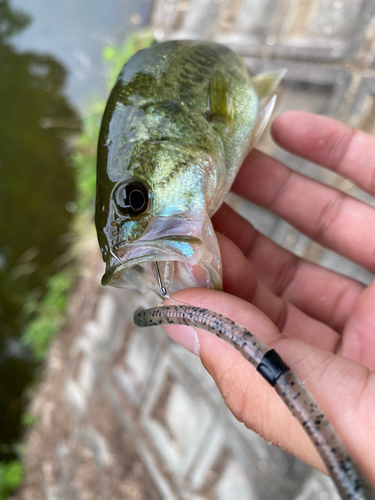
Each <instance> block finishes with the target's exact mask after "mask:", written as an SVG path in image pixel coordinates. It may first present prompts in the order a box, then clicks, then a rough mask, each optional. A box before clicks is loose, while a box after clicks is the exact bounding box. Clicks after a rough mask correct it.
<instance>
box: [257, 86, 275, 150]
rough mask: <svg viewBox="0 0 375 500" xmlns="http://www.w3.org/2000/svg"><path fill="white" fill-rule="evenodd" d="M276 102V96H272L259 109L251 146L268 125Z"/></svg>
mask: <svg viewBox="0 0 375 500" xmlns="http://www.w3.org/2000/svg"><path fill="white" fill-rule="evenodd" d="M276 101H277V96H276V95H273V96H272V97H271V99H270V100H269V101H268V102H266V103H264V107H263V108H261V110H260V113H259V118H258V122H257V124H256V126H255V132H254V140H253V145H255V144H256V143H257V142H258V140H259V139H260V137H261V135H262V134H263V132H264V130H265V129H266V127H267V125H268V124H269V122H270V120H271V116H272V113H273V110H274V109H275V105H276Z"/></svg>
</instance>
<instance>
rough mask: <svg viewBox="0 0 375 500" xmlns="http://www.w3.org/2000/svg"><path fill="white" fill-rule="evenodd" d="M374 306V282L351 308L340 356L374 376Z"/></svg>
mask: <svg viewBox="0 0 375 500" xmlns="http://www.w3.org/2000/svg"><path fill="white" fill-rule="evenodd" d="M374 304H375V281H374V282H373V283H372V284H371V285H370V286H368V287H367V288H366V290H365V291H364V292H363V293H362V295H361V297H360V299H359V300H358V301H357V302H356V304H355V306H354V308H353V311H352V313H351V315H350V318H349V319H348V322H347V324H346V325H345V329H344V332H343V333H344V335H343V342H342V345H341V349H340V354H341V355H342V356H345V357H347V358H349V359H353V360H354V361H357V362H358V363H361V364H363V365H364V366H367V368H369V369H370V370H374V374H375V308H374ZM374 402H375V390H374Z"/></svg>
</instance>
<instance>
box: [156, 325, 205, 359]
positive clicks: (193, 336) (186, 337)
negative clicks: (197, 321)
mask: <svg viewBox="0 0 375 500" xmlns="http://www.w3.org/2000/svg"><path fill="white" fill-rule="evenodd" d="M162 328H163V330H164V331H165V333H166V334H167V335H168V336H169V337H170V338H171V339H173V340H174V341H175V342H177V344H180V345H181V346H182V347H185V349H187V350H188V351H190V352H191V353H193V354H195V355H196V356H198V357H199V337H198V335H197V332H196V331H195V330H194V328H192V327H191V326H183V325H182V326H177V325H163V326H162Z"/></svg>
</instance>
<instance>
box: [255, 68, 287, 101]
mask: <svg viewBox="0 0 375 500" xmlns="http://www.w3.org/2000/svg"><path fill="white" fill-rule="evenodd" d="M285 74H286V70H285V69H283V70H281V71H273V72H271V73H261V74H260V75H256V76H253V77H252V78H251V83H252V85H253V87H254V90H255V92H256V93H257V95H258V97H259V99H263V97H265V96H266V95H268V94H270V93H271V92H272V91H274V90H275V89H276V87H277V86H278V85H279V83H280V82H281V80H282V79H283V78H284V76H285Z"/></svg>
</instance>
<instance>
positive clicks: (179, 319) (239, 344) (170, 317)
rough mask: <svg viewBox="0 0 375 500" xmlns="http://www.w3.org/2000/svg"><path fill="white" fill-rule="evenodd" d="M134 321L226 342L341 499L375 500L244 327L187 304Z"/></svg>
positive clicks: (311, 408) (310, 407)
mask: <svg viewBox="0 0 375 500" xmlns="http://www.w3.org/2000/svg"><path fill="white" fill-rule="evenodd" d="M154 264H155V269H156V274H157V277H158V283H159V287H160V292H161V295H162V296H163V297H164V298H168V299H169V300H171V301H172V302H175V301H177V299H175V298H173V299H172V298H170V296H169V294H168V292H167V290H166V289H165V287H164V285H163V282H162V280H161V276H160V272H159V267H158V265H157V263H154ZM162 291H163V293H162ZM179 302H181V303H182V304H184V303H183V302H182V301H179ZM134 322H135V324H136V325H137V326H139V327H146V326H153V325H168V324H169V325H186V326H194V327H196V328H200V329H203V330H206V331H208V332H210V333H212V334H215V335H217V336H218V337H220V338H222V339H223V340H225V341H226V342H228V343H229V344H230V345H232V346H233V347H234V348H235V349H237V350H238V351H239V352H240V353H241V354H242V355H243V356H244V357H245V359H247V360H248V361H249V362H250V363H251V364H252V365H253V366H254V367H255V368H256V370H257V371H258V372H259V373H260V374H261V375H262V376H263V378H264V379H265V380H266V381H267V382H268V383H269V384H270V385H271V386H272V387H274V389H275V390H276V392H277V394H278V395H279V396H280V398H281V399H282V400H283V401H284V403H285V404H286V406H287V407H288V408H289V410H290V411H291V413H292V415H293V416H294V417H295V418H296V419H297V420H298V421H299V422H300V424H301V425H302V427H303V428H304V429H305V431H306V433H307V434H308V436H309V438H310V439H311V441H312V442H313V444H314V446H315V447H316V449H317V451H318V452H319V454H320V456H321V457H322V459H323V461H324V463H325V465H326V467H327V470H328V472H329V474H330V476H331V478H332V479H333V481H334V483H335V485H336V487H337V489H338V491H339V493H340V495H341V497H342V499H343V500H375V493H374V491H373V489H372V488H371V486H370V483H369V481H368V480H367V478H366V477H365V476H364V474H363V473H362V472H361V470H360V469H359V468H358V467H357V465H356V464H355V463H354V461H353V459H352V458H351V457H350V455H349V453H348V451H347V450H346V448H345V446H344V444H343V443H342V441H341V439H340V438H339V437H338V436H337V434H336V432H335V431H334V429H333V427H332V426H331V424H330V423H329V421H328V420H327V418H326V417H325V416H324V414H323V412H322V411H321V409H320V408H319V407H318V405H317V404H316V402H315V400H314V399H313V397H312V396H311V395H310V393H309V392H308V391H307V390H306V389H305V387H304V384H303V383H302V382H301V381H300V380H299V379H298V378H297V377H296V376H295V375H294V374H293V373H292V372H291V371H290V369H289V367H288V366H287V365H286V364H285V363H284V361H283V360H282V359H281V358H280V356H279V355H278V354H277V352H276V351H275V350H274V349H270V348H269V347H268V346H267V345H266V344H265V343H264V342H263V341H261V340H260V339H258V338H257V337H256V336H255V335H253V334H252V333H251V332H249V331H248V330H246V329H245V328H244V327H243V326H241V325H240V324H238V323H236V322H235V321H232V320H231V319H229V318H226V317H225V316H223V315H221V314H218V313H216V312H215V311H210V310H208V309H205V308H202V307H196V306H191V305H188V304H186V305H182V306H179V305H178V304H174V305H166V306H163V305H160V306H157V307H154V308H150V309H138V310H137V311H136V312H135V314H134Z"/></svg>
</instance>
